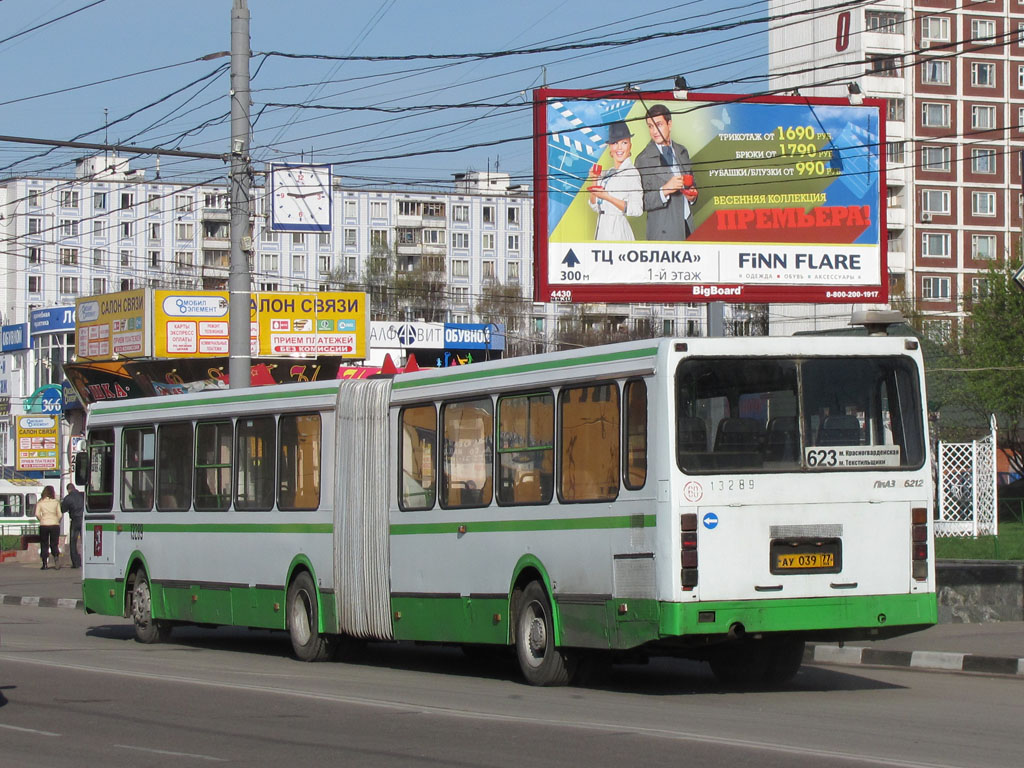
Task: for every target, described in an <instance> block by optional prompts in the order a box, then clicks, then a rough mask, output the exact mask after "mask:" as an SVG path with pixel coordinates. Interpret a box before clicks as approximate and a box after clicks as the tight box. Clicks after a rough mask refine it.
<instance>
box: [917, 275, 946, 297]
mask: <svg viewBox="0 0 1024 768" xmlns="http://www.w3.org/2000/svg"><path fill="white" fill-rule="evenodd" d="M921 298H922V299H948V298H949V278H948V277H923V278H921Z"/></svg>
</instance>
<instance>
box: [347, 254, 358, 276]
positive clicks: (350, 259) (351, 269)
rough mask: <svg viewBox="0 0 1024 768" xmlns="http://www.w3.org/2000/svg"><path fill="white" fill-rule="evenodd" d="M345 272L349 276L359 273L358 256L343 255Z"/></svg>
mask: <svg viewBox="0 0 1024 768" xmlns="http://www.w3.org/2000/svg"><path fill="white" fill-rule="evenodd" d="M345 274H346V275H348V276H349V277H355V276H356V275H357V274H359V257H358V256H346V257H345Z"/></svg>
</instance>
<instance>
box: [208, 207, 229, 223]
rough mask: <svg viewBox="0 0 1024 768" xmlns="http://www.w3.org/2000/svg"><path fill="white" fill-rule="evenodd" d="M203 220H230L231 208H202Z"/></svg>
mask: <svg viewBox="0 0 1024 768" xmlns="http://www.w3.org/2000/svg"><path fill="white" fill-rule="evenodd" d="M201 218H202V219H203V221H231V210H230V209H228V208H206V207H204V208H203V211H202V214H201Z"/></svg>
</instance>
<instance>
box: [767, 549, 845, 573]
mask: <svg viewBox="0 0 1024 768" xmlns="http://www.w3.org/2000/svg"><path fill="white" fill-rule="evenodd" d="M835 565H836V556H835V553H833V552H801V553H800V554H793V555H783V554H776V555H775V567H776V568H777V569H778V570H780V571H802V570H806V569H816V568H835Z"/></svg>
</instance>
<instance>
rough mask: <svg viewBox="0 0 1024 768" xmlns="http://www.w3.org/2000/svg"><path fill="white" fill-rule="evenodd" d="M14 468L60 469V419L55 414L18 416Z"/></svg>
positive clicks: (21, 470) (21, 469)
mask: <svg viewBox="0 0 1024 768" xmlns="http://www.w3.org/2000/svg"><path fill="white" fill-rule="evenodd" d="M15 433H16V436H15V443H16V445H17V449H16V458H15V470H16V471H18V472H26V471H29V470H53V469H60V455H59V452H58V450H57V446H58V445H59V444H60V419H59V418H58V417H57V416H18V417H17V424H16V427H15Z"/></svg>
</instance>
